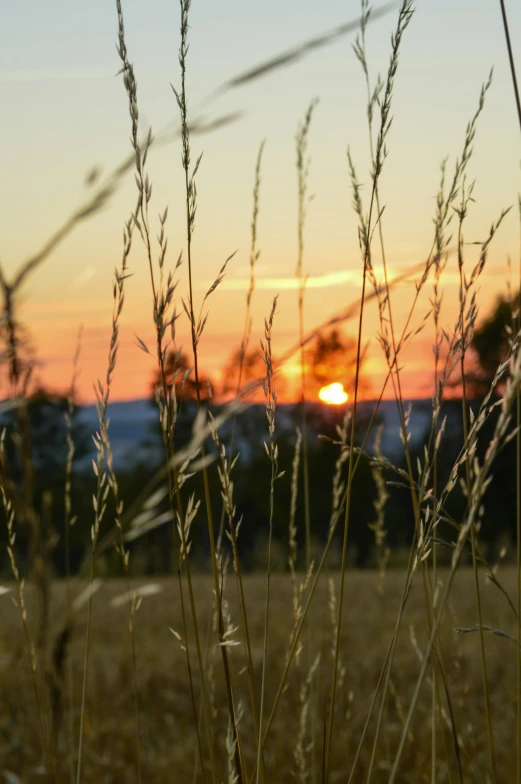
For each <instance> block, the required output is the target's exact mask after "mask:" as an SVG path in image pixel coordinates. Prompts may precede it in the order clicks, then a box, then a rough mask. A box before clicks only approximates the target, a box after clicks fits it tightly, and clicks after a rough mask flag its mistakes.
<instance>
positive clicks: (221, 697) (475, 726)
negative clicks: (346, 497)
mask: <svg viewBox="0 0 521 784" xmlns="http://www.w3.org/2000/svg"><path fill="white" fill-rule="evenodd" d="M445 576H446V575H445V573H444V572H443V571H442V570H441V571H439V579H440V580H441V581H442V582H443V580H444V579H445ZM333 577H334V582H335V584H336V586H337V587H338V583H339V575H338V573H335V574H334V576H333ZM501 578H502V584H503V585H504V587H505V588H506V589H507V590H508V591H511V592H512V594H514V593H515V583H516V574H515V571H514V570H513V569H510V568H504V569H503V570H502V573H501ZM473 579H474V577H473V573H472V570H471V569H468V568H462V569H461V570H460V571H459V572H458V574H457V577H456V583H455V587H454V591H453V593H452V600H451V605H450V611H449V613H448V614H447V618H446V621H445V623H444V625H443V629H442V643H443V651H444V656H445V667H446V672H447V679H448V684H447V685H448V688H449V691H450V701H451V705H452V710H453V714H454V728H455V731H456V732H457V736H458V739H459V745H460V757H461V765H462V772H463V775H464V780H465V781H472V782H483V781H485V780H486V779H485V778H484V774H483V770H484V768H486V764H487V743H486V733H487V726H486V717H485V710H484V700H483V689H482V672H481V659H480V652H479V646H478V645H477V644H476V643H477V639H476V634H473V633H468V634H462V633H458V632H457V631H456V628H457V627H471V626H473V625H475V622H476V617H475V616H476V609H475V597H474V588H473ZM403 580H404V575H403V573H402V572H401V571H398V570H396V571H393V570H391V571H389V572H388V573H387V575H386V577H385V582H384V585H383V591H382V590H380V582H379V578H378V575H377V574H376V573H374V572H371V571H364V572H357V571H352V572H349V573H348V575H347V577H346V594H345V602H344V609H343V613H344V618H343V624H342V639H341V655H340V668H339V689H338V692H337V700H336V722H335V723H336V726H337V729H336V739H335V744H334V748H333V751H332V760H331V768H330V771H331V772H330V779H331V781H346V780H347V777H348V775H349V773H350V771H351V767H352V762H353V758H354V754H355V752H356V748H357V746H358V741H359V739H360V736H361V733H362V729H363V726H364V722H365V720H366V717H367V709H368V705H369V704H370V701H371V698H372V694H373V690H374V687H375V684H376V682H377V680H378V676H379V674H380V671H381V669H382V665H383V661H384V656H385V652H386V648H387V645H388V642H389V639H390V637H391V634H392V629H393V627H394V624H395V619H396V614H397V611H398V606H399V603H400V596H401V591H402V587H403ZM153 582H154V585H157V586H159V588H160V589H161V590H160V593H157V594H154V595H150V596H147V597H144V598H143V602H142V605H141V607H140V609H139V610H138V611H137V613H136V617H135V635H136V646H137V652H136V655H137V672H138V683H139V698H140V726H141V734H142V738H141V739H142V766H143V780H144V781H147V782H151V783H152V784H154V782H163V781H165V780H166V781H175V782H190V781H192V780H193V771H194V760H195V734H194V729H193V720H192V714H191V696H190V691H189V685H188V679H187V674H186V659H185V656H184V653H183V651H182V650H181V648H180V645H179V642H178V641H177V640H176V638H175V636H173V634H172V632H171V631H170V629H174V630H176V631H177V630H179V631H180V630H181V628H182V621H181V612H180V603H179V595H178V592H179V588H178V583H177V581H176V580H174V579H158V580H154V581H153ZM145 584H149V583H145V581H141V580H140V581H137V580H135V581H133V582H132V588H133V589H136V588H138V587H140V586H143V585H145ZM83 587H84V584H82V583H80V582H75V583H73V586H72V591H73V595H76V594H78V593H80V591H81V589H82V588H83ZM194 589H195V593H196V601H197V604H198V606H199V607H201V611H202V618H201V620H202V621H203V623H205V622H206V621H207V618H206V617H204V613H205V610H206V612H207V611H208V609H209V606H210V601H209V597H210V596H211V592H212V577H211V576H210V575H208V576H206V575H198V576H194ZM127 590H128V582H127V581H126V580H110V581H107V582H105V583H104V584H102V585H101V587H100V589H99V590H98V592H97V593H96V594H95V597H94V607H95V612H94V613H93V616H92V622H91V623H92V627H91V656H92V659H91V669H90V677H89V681H88V686H87V694H86V713H85V736H86V738H85V746H84V752H83V753H84V780H85V781H91V782H95V781H96V782H131V781H135V754H136V748H135V746H136V744H135V723H134V694H133V685H132V662H131V658H130V649H129V645H128V636H129V630H128V627H129V613H128V608H129V605H128V604H124V605H120V606H114V605H113V604H112V600H114V599H117V597H120V596H121V595H122V594H124V593H125V592H126V591H127ZM244 591H245V596H246V600H247V603H248V606H249V623H250V634H251V640H252V656H253V666H254V670H255V679H256V681H257V683H259V682H260V677H261V669H262V646H263V624H264V602H265V576H264V575H262V574H258V575H249V576H246V577H245V578H244ZM52 592H53V607H54V610H53V616H52V619H51V629H50V632H51V633H50V639H52V640H55V639H56V638H57V636H58V635H59V633H60V631H61V629H62V628H63V623H64V618H65V617H66V608H67V597H66V589H65V584H64V583H61V582H56V583H54V585H53V587H52ZM482 592H483V622H484V624H485V625H487V624H490V625H493V626H494V627H495V628H499V629H502V630H503V631H505V632H507V633H515V630H514V623H515V622H514V618H513V615H512V611H511V610H510V609H509V607H508V604H507V602H506V600H505V599H504V597H503V596H502V595H501V594H500V593H499V592H498V591H497V590H496V588H495V587H494V586H492V585H491V584H490V583H489V582H484V583H483V585H482ZM229 594H230V597H231V596H232V595H234V594H235V592H234V591H229ZM36 599H37V597H36V594H35V592H34V590H33V588H32V586H28V587H27V589H26V601H27V609H28V616H29V619H31V618H34V617H36V612H35V610H36V606H35V602H36ZM1 601H2V608H1V609H2V624H1V629H0V732H1V736H0V737H1V739H0V773H2V774H3V775H4V776H5V778H4V781H6V782H7V781H10V779H9V778H7V776H6V772H7V771H10V772H13V773H15V774H17V775H19V776H20V777H21V780H23V781H28V782H32V781H42V780H43V781H44V780H45V777H43V776H42V775H38V768H39V767H40V765H41V757H40V744H39V728H38V717H37V714H36V712H35V709H34V707H33V706H34V694H33V692H32V687H31V678H30V671H29V668H28V663H27V656H26V655H24V640H23V631H22V628H21V624H20V615H19V609H17V608H16V607H15V606H14V604H13V603H12V602H11V601H10V599H9V596H8V595H4V596H2V597H1ZM291 601H292V584H291V580H290V578H289V577H288V576H286V575H280V574H274V575H273V577H272V604H271V608H272V615H271V635H270V642H269V660H270V666H269V668H268V672H267V677H266V684H265V687H266V699H267V704H268V705H270V704H271V702H272V700H273V698H274V693H275V689H276V686H277V685H278V682H279V679H280V675H281V672H282V669H283V666H284V660H285V655H286V650H287V646H288V626H289V622H288V607H290V606H291ZM330 604H331V593H330V587H329V584H328V580H326V579H324V580H322V581H321V584H320V586H319V592H318V594H317V596H316V600H315V602H314V603H313V605H312V608H311V619H310V627H311V629H312V635H313V639H314V641H315V642H316V647H317V649H318V650H319V651H320V657H321V658H320V663H319V664H318V669H317V676H316V683H317V701H316V706H317V710H318V712H319V721H318V722H317V735H318V737H317V744H318V751H319V755H318V756H319V758H320V756H321V754H322V744H323V739H322V735H323V731H324V723H325V722H326V721H327V711H328V709H329V700H328V689H329V673H330V671H331V659H332V644H333V639H334V637H333V633H332V622H331V607H330ZM230 611H231V616H232V619H233V620H234V621H235V620H237V619H238V617H239V608H238V607H237V606H236V605H235V604H234V599H232V598H230ZM86 622H87V611H86V607H83V608H82V609H81V610H80V611H79V612H78V615H77V618H76V620H75V624H74V628H73V634H72V639H71V642H70V651H69V656H70V659H71V661H72V665H73V670H74V705H75V713H76V715H75V717H74V727H75V730H76V731H77V723H78V707H79V704H80V696H81V673H82V657H83V640H84V632H85V625H86ZM403 628H404V632H405V631H406V630H408V632H406V633H404V634H403V635H402V636H401V638H400V639H399V641H398V646H397V651H396V656H395V662H394V668H393V674H392V686H391V689H390V693H389V698H388V700H387V705H386V710H385V716H384V723H383V726H382V730H381V737H380V743H379V746H378V755H377V761H376V767H375V771H374V774H373V778H372V780H373V781H381V782H385V781H387V780H388V777H389V769H390V764H391V763H392V761H393V759H394V756H395V752H396V746H397V743H398V741H399V738H400V734H401V730H402V727H403V719H404V713H405V711H406V708H407V705H408V704H409V702H410V698H411V694H412V690H413V687H414V684H415V682H416V677H417V674H418V671H419V667H420V658H419V657H420V655H421V654H420V653H419V651H421V650H422V649H424V648H425V642H426V639H427V635H428V631H427V627H426V621H425V605H424V596H423V591H422V588H421V581H417V583H416V584H415V586H414V587H413V590H412V594H411V597H410V600H409V602H408V605H407V609H406V616H405V623H404V627H403ZM236 639H240V635H239V634H237V635H236ZM485 644H486V650H487V662H488V665H489V695H490V702H491V711H492V716H493V723H494V730H495V737H496V744H497V762H498V781H504V782H509V781H514V780H515V764H516V761H515V754H512V748H515V745H516V737H515V735H516V724H515V715H516V694H515V682H516V657H515V652H514V645H515V643H513V642H512V641H511V640H509V639H506V638H501V637H498V636H495V635H492V634H490V633H488V634H486V635H485ZM228 653H229V659H230V666H231V669H232V673H233V677H234V684H235V689H236V698H237V703H238V704H239V703H240V702H241V701H244V704H247V703H248V680H247V674H246V673H244V672H243V673H242V674H241V672H240V669H241V667H242V666H243V662H244V656H243V652H242V651H241V650H240V646H237V647H231V648H229V649H228ZM204 655H205V656H209V657H210V661H215V667H216V672H217V673H218V666H219V661H220V652H219V651H218V650H217V649H216V647H215V646H214V647H213V648H211V649H209V650H208V649H205V650H204ZM306 659H307V657H306V653H305V651H303V653H302V655H301V656H300V657H299V662H298V664H297V665H296V666H295V667H293V668H292V670H291V676H290V683H289V686H288V689H287V691H286V693H285V694H284V697H283V701H282V704H281V707H280V710H279V712H278V714H277V716H276V719H275V723H274V726H273V729H272V731H271V733H270V738H269V740H268V743H267V747H266V771H267V772H269V780H270V781H273V782H286V781H288V782H289V781H294V780H295V771H296V765H297V761H296V760H295V757H294V753H293V750H294V749H296V748H297V747H298V737H299V725H300V721H301V716H302V710H301V708H302V705H301V698H302V692H301V689H302V684H303V682H305V678H306V670H307V661H306ZM296 668H298V669H299V670H300V672H297V671H296ZM211 671H212V670H211V667H210V672H211ZM39 674H40V688H41V689H42V695H44V696H43V698H44V699H47V698H46V696H45V695H46V694H47V693H48V688H44V686H43V683H42V681H43V674H42V671H40V673H39ZM224 689H225V685H224V683H223V679H222V678H220V677H218V675H217V677H215V679H212V678H211V691H212V709H213V710H214V711H215V709H214V708H213V706H214V705H217V706H223V705H225V698H226V695H225V692H224ZM431 701H432V696H431V689H430V688H429V684H425V687H424V689H423V692H422V698H421V702H420V704H419V707H418V711H417V713H416V719H415V722H414V724H413V726H412V730H411V732H410V735H409V738H408V743H407V747H406V751H405V755H404V759H403V765H402V773H401V778H400V781H404V782H406V781H414V782H420V781H429V780H430V778H431V771H430V758H431ZM65 702H66V701H64V710H65V709H66V704H65ZM442 703H443V712H444V717H445V719H446V721H445V722H444V723H445V732H444V733H442V723H443V721H442V719H441V718H440V720H439V724H438V736H439V744H440V745H439V748H440V753H439V762H438V771H437V774H436V781H446V780H456V781H457V780H458V774H457V765H456V759H455V754H454V738H453V729H451V728H450V726H449V725H450V720H449V715H448V714H449V708H448V703H447V701H446V700H445V699H443V700H442ZM310 709H312V707H311V706H310ZM212 718H213V720H214V721H215V723H216V725H218V726H219V725H220V724H222V732H220V733H219V734H218V738H219V741H218V743H219V744H220V745H219V747H218V748H216V755H217V758H218V759H219V758H221V760H222V762H223V767H225V760H226V748H225V743H224V740H225V738H226V724H227V716H226V712H225V711H224V710H223V708H219V710H218V711H215V713H214V716H213V717H212ZM240 722H241V723H242V727H243V732H242V737H243V749H242V751H243V757H244V761H245V768H246V770H247V772H248V774H249V775H250V776H251V774H252V771H253V766H254V762H255V754H256V748H255V743H254V731H253V724H252V716H251V715H249V711H248V710H247V709H246V710H245V712H244V715H243V716H242V718H241V719H240ZM67 733H68V717H67V716H66V715H63V716H62V717H61V720H60V724H59V728H58V729H57V737H56V738H55V748H54V755H55V766H56V780H57V781H60V782H61V781H63V782H65V781H68V780H69V748H70V747H69V742H68V738H67ZM250 741H251V742H250ZM370 749H371V728H370V730H369V737H368V738H367V739H366V742H365V744H364V747H363V749H362V755H361V758H360V762H359V767H358V773H357V774H356V775H355V778H354V780H355V781H364V780H365V775H364V773H365V772H366V771H367V768H368V764H369V756H370ZM447 759H448V761H449V763H450V769H451V773H452V777H451V779H448V778H447V764H446V760H447Z"/></svg>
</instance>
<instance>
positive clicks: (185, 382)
mask: <svg viewBox="0 0 521 784" xmlns="http://www.w3.org/2000/svg"><path fill="white" fill-rule="evenodd" d="M165 377H166V386H167V390H168V392H170V391H171V389H172V386H173V385H174V384H175V394H176V397H177V400H178V401H181V402H182V401H195V400H197V384H196V383H195V372H194V370H193V365H191V364H190V363H189V360H188V355H187V354H186V353H185V352H184V351H183V350H182V349H179V350H178V351H169V352H168V354H167V356H166V362H165ZM209 384H210V379H209V378H208V376H205V375H204V374H201V373H200V372H199V396H200V398H201V401H202V402H205V401H207V400H209V399H210V390H209ZM159 386H162V379H161V375H160V372H159V369H157V370H156V371H155V372H154V377H153V381H152V384H151V394H152V397H153V398H154V399H155V395H156V389H157V388H158V387H159Z"/></svg>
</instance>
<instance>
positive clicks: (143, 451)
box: [78, 398, 432, 470]
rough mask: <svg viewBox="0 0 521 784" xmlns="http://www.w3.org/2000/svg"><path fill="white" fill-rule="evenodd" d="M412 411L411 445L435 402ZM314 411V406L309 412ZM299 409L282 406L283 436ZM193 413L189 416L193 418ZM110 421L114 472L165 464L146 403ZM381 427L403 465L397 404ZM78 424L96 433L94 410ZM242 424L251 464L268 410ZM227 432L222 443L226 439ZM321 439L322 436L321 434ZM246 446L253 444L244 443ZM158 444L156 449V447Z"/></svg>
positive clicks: (258, 409) (129, 404)
mask: <svg viewBox="0 0 521 784" xmlns="http://www.w3.org/2000/svg"><path fill="white" fill-rule="evenodd" d="M409 404H410V405H411V406H412V410H411V418H410V433H411V445H414V444H416V443H418V442H420V441H421V440H422V439H423V437H424V435H425V434H426V432H428V429H429V427H430V422H431V411H432V406H431V401H430V400H428V399H418V400H412V401H409V403H407V405H409ZM375 405H376V401H363V402H362V403H360V405H359V417H360V418H361V419H364V420H368V419H369V418H370V416H371V414H372V412H373V410H374V407H375ZM310 408H311V406H310ZM298 411H299V409H298V406H297V405H295V404H279V405H278V406H277V416H276V425H277V431H276V432H278V433H279V434H280V433H283V432H290V431H294V429H295V426H296V425H297V424H298V421H299V419H298V416H299V413H298ZM191 413H192V412H190V415H191ZM338 413H339V412H338V410H335V409H329V410H328V409H325V408H324V407H322V406H321V414H322V415H323V416H324V418H325V420H326V421H327V419H328V418H333V416H338ZM108 416H109V420H110V427H109V434H110V439H111V445H112V450H113V455H114V464H115V467H116V468H117V469H119V470H121V469H124V468H128V467H130V466H132V465H135V464H137V463H139V462H140V461H144V460H146V461H150V460H151V461H157V462H160V460H161V458H162V447H161V444H160V443H159V442H158V441H157V439H156V438H153V432H154V430H153V428H154V424H155V423H157V421H158V413H157V409H156V408H155V407H154V406H153V405H152V404H151V402H150V400H149V399H148V398H144V399H137V400H128V401H122V402H115V403H111V404H110V405H109V409H108ZM378 416H379V421H380V422H383V424H384V428H383V433H382V452H383V454H384V455H386V456H387V457H389V458H390V459H392V460H396V459H399V457H400V456H401V454H402V453H403V445H402V442H401V439H400V420H399V416H398V410H397V406H396V403H395V401H392V400H384V401H382V402H381V404H380V408H379V412H378ZM78 418H79V421H80V422H81V423H82V424H83V425H84V426H85V427H86V428H87V429H88V430H89V431H90V432H92V433H94V432H96V430H97V429H98V416H97V411H96V406H95V405H90V406H84V407H82V408H81V409H80V411H79V414H78ZM241 420H242V421H243V425H244V427H243V428H241V432H243V433H248V434H249V436H248V438H247V439H245V437H244V436H242V437H241V436H239V438H240V441H239V443H238V445H237V447H238V449H239V451H240V452H241V456H242V459H248V457H249V455H250V454H251V453H252V450H253V449H255V443H254V442H255V441H258V444H257V446H258V447H259V448H262V441H263V440H265V438H266V427H267V426H266V415H265V411H264V406H263V405H261V404H255V405H252V406H251V407H250V408H248V409H247V410H246V411H245V412H244V413H243V414H241ZM226 430H227V428H225V429H224V433H223V438H225V437H226ZM317 435H318V434H317ZM246 440H247V441H248V442H249V443H246ZM154 442H155V443H154ZM373 443H374V433H373V434H372V435H371V437H370V438H369V441H368V445H367V448H368V449H369V451H372V448H373ZM94 456H95V450H94V446H93V447H92V454H91V455H89V456H88V457H86V458H85V460H84V461H82V462H84V463H85V465H87V464H90V461H91V458H92V457H94Z"/></svg>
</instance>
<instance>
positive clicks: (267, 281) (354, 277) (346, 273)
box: [200, 266, 400, 291]
mask: <svg viewBox="0 0 521 784" xmlns="http://www.w3.org/2000/svg"><path fill="white" fill-rule="evenodd" d="M381 272H382V270H381V269H379V268H378V267H376V266H375V273H376V277H377V278H379V277H380V273H381ZM387 273H388V275H389V276H390V277H395V275H398V274H399V273H400V270H398V269H394V268H390V267H389V266H388V267H387ZM343 283H346V284H350V285H352V286H361V285H362V270H361V269H356V270H355V269H353V270H336V271H334V272H326V273H324V274H323V275H309V276H308V277H307V278H306V288H308V289H326V288H329V287H331V286H339V285H341V284H343ZM209 285H210V284H209V282H208V281H203V282H201V284H200V288H207V287H208V286H209ZM299 285H300V283H299V280H298V278H296V277H295V276H291V277H274V278H272V277H265V278H263V277H257V278H256V279H255V288H256V289H270V290H273V291H282V290H286V289H298V287H299ZM249 286H250V279H249V278H229V279H228V280H226V279H225V280H223V282H222V283H221V285H220V288H221V289H226V290H227V291H245V290H247V289H248V288H249Z"/></svg>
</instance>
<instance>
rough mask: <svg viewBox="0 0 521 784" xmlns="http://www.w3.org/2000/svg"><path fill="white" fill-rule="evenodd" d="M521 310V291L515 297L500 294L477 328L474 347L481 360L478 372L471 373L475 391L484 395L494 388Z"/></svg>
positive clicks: (473, 342) (472, 387)
mask: <svg viewBox="0 0 521 784" xmlns="http://www.w3.org/2000/svg"><path fill="white" fill-rule="evenodd" d="M518 311H519V294H518V295H517V296H516V297H515V298H514V300H512V299H506V298H505V297H499V298H498V300H497V302H496V306H495V308H494V310H493V312H492V313H491V314H490V315H489V316H488V318H487V319H485V321H484V322H483V323H482V325H481V326H480V327H479V329H476V331H475V333H474V337H473V339H472V348H473V349H474V351H475V352H476V359H477V361H478V363H479V368H478V370H477V372H470V373H469V374H468V381H469V383H470V385H471V389H472V392H473V393H474V395H484V394H486V392H487V391H488V389H489V388H490V384H491V383H492V380H493V378H494V374H495V372H496V370H497V368H498V366H499V365H500V364H501V363H502V362H504V361H505V359H506V358H507V356H508V352H509V349H510V345H509V339H510V335H511V332H512V329H513V328H514V324H515V321H516V319H517V312H518Z"/></svg>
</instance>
